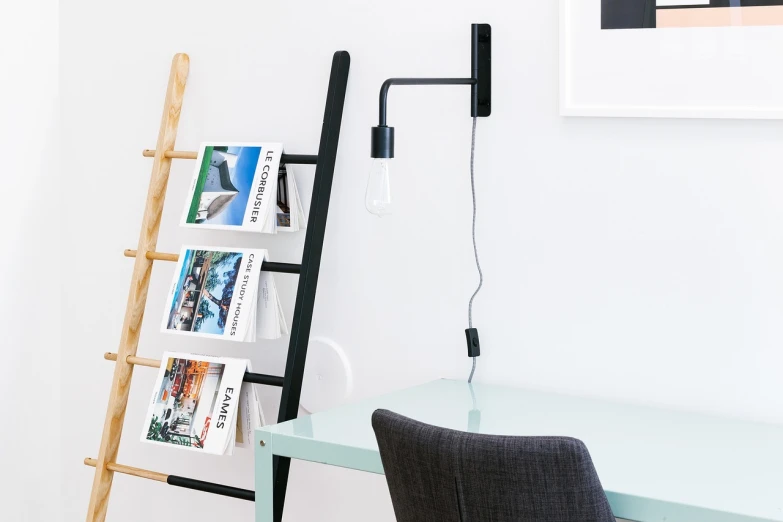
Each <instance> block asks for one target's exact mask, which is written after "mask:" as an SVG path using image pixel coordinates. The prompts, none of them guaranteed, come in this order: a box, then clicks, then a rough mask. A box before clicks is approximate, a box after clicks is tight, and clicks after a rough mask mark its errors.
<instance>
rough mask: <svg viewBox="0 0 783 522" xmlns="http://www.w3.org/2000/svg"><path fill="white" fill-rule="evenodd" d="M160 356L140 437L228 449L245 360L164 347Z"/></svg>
mask: <svg viewBox="0 0 783 522" xmlns="http://www.w3.org/2000/svg"><path fill="white" fill-rule="evenodd" d="M162 361H163V363H162V365H161V368H160V370H159V372H158V378H157V380H156V382H155V388H154V389H153V393H152V398H151V401H150V405H149V408H148V411H147V416H146V417H145V422H144V429H143V430H142V435H141V440H142V441H143V442H150V443H154V444H162V445H170V446H176V447H180V448H185V449H189V450H195V451H200V452H203V453H213V454H216V455H223V454H225V453H227V452H229V453H230V452H231V450H233V446H234V439H235V437H236V415H237V407H238V404H239V402H240V393H239V391H240V390H241V388H242V379H243V377H244V374H245V369H246V368H247V361H246V360H242V359H229V358H218V357H208V356H196V355H190V354H175V353H168V352H167V353H164V354H163V358H162Z"/></svg>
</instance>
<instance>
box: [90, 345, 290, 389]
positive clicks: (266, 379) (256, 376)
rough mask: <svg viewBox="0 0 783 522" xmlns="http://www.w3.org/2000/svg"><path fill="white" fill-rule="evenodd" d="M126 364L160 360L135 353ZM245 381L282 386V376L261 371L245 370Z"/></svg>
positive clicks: (107, 356)
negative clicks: (138, 355) (137, 355)
mask: <svg viewBox="0 0 783 522" xmlns="http://www.w3.org/2000/svg"><path fill="white" fill-rule="evenodd" d="M103 358H104V359H106V360H107V361H116V360H117V354H116V353H112V352H106V353H104V354H103ZM125 361H126V362H127V363H128V364H134V365H136V366H147V367H149V368H160V361H159V360H157V359H147V358H145V357H136V356H135V355H129V356H128V357H126V358H125ZM242 380H243V381H245V382H250V383H253V384H265V385H267V386H281V387H282V386H283V380H284V379H283V378H282V377H278V376H277V375H266V374H263V373H253V372H245V376H244V377H243V378H242Z"/></svg>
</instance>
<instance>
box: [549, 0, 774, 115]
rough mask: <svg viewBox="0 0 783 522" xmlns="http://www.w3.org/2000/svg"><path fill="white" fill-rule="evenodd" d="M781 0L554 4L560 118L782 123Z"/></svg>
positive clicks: (572, 0) (577, 0)
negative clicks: (556, 6) (557, 21)
mask: <svg viewBox="0 0 783 522" xmlns="http://www.w3.org/2000/svg"><path fill="white" fill-rule="evenodd" d="M781 50H783V0H560V113H561V115H563V116H635V117H674V118H758V119H783V67H781Z"/></svg>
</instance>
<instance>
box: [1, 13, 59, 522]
mask: <svg viewBox="0 0 783 522" xmlns="http://www.w3.org/2000/svg"><path fill="white" fill-rule="evenodd" d="M2 16H3V28H2V30H0V71H2V79H0V143H2V151H3V153H2V158H3V159H2V174H1V175H2V187H3V188H2V192H1V193H0V198H2V210H3V212H2V213H3V224H2V226H0V245H2V247H1V248H2V250H0V288H1V289H2V293H3V298H2V299H0V332H2V335H0V339H1V340H0V350H1V351H2V361H3V362H2V377H0V404H2V412H3V413H2V415H3V420H2V428H1V429H0V463H2V464H0V468H2V471H0V477H2V481H0V484H2V487H0V506H2V515H0V518H2V519H3V520H9V521H10V520H13V521H19V522H33V521H35V522H37V521H43V520H46V521H53V522H54V521H56V520H60V517H59V493H60V480H59V479H60V473H59V459H58V454H59V451H60V447H61V444H60V405H59V397H58V395H59V394H58V391H59V386H60V383H59V378H60V374H59V358H60V339H59V336H58V333H59V320H60V314H59V294H60V290H59V289H60V284H61V272H60V270H59V264H60V261H61V260H62V251H61V250H60V244H59V242H58V230H57V218H56V215H57V213H58V212H59V211H60V210H61V207H60V205H58V199H59V182H58V177H57V162H56V152H57V132H56V124H57V81H58V78H57V62H58V60H57V1H56V0H42V1H38V2H14V3H9V4H8V5H6V3H4V4H3V14H2ZM42 303H45V304H51V305H53V306H44V307H41V304H42Z"/></svg>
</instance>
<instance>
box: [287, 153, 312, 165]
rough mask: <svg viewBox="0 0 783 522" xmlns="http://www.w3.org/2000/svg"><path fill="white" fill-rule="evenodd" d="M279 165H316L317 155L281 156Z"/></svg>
mask: <svg viewBox="0 0 783 522" xmlns="http://www.w3.org/2000/svg"><path fill="white" fill-rule="evenodd" d="M280 163H281V164H286V163H290V164H291V165H317V164H318V155H316V154H281V155H280Z"/></svg>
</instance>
